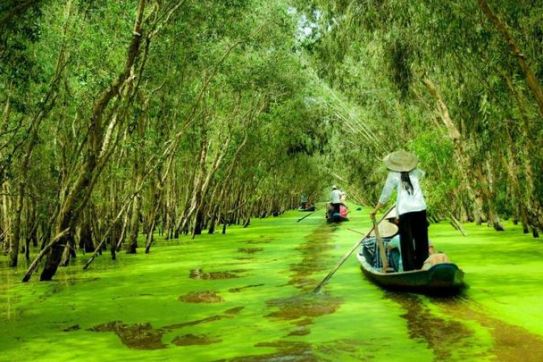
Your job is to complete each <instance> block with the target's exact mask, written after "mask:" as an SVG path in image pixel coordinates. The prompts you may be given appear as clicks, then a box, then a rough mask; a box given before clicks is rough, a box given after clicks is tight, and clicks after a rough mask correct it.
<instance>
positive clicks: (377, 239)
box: [371, 212, 388, 273]
mask: <svg viewBox="0 0 543 362" xmlns="http://www.w3.org/2000/svg"><path fill="white" fill-rule="evenodd" d="M386 214H388V212H387V213H386ZM386 214H385V215H386ZM371 221H372V222H373V230H375V242H376V244H377V247H378V248H379V255H380V256H381V262H382V263H383V273H386V272H387V269H388V259H387V253H386V251H385V244H384V243H383V239H382V238H381V233H380V232H379V227H378V225H379V224H380V223H381V221H383V219H381V220H380V221H379V224H378V223H377V221H375V216H374V215H372V217H371Z"/></svg>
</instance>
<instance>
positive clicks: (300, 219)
mask: <svg viewBox="0 0 543 362" xmlns="http://www.w3.org/2000/svg"><path fill="white" fill-rule="evenodd" d="M314 213H315V211H313V212H311V213H309V214H307V215H305V216H304V217H302V218H299V219H298V221H297V222H300V221H302V220H303V219H305V218H306V217H308V216H310V215H313V214H314Z"/></svg>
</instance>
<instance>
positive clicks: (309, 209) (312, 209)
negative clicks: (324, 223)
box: [298, 205, 316, 211]
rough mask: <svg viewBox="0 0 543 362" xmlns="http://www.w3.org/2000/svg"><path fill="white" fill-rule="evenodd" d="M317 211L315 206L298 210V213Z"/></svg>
mask: <svg viewBox="0 0 543 362" xmlns="http://www.w3.org/2000/svg"><path fill="white" fill-rule="evenodd" d="M315 210H316V208H315V205H311V206H306V207H305V208H303V207H299V208H298V211H315Z"/></svg>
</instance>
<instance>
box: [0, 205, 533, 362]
mask: <svg viewBox="0 0 543 362" xmlns="http://www.w3.org/2000/svg"><path fill="white" fill-rule="evenodd" d="M353 209H354V208H353ZM301 216H304V214H302V213H299V212H294V211H293V212H288V213H286V214H285V215H282V216H280V217H275V218H268V219H263V220H253V222H252V224H251V226H250V227H248V228H245V229H244V228H238V227H234V228H231V229H229V230H228V233H227V235H211V236H210V235H202V236H201V237H199V238H197V239H195V240H190V239H189V238H181V239H180V240H179V241H169V242H165V241H160V239H158V243H157V245H156V246H155V247H154V249H152V252H151V254H149V255H144V254H137V255H124V254H121V255H120V256H119V259H118V260H117V261H115V262H113V261H111V260H109V258H108V256H106V255H104V256H102V257H100V258H99V259H98V260H97V261H96V262H95V264H93V265H92V267H91V270H89V271H86V272H83V271H81V265H80V263H81V262H82V260H83V259H84V258H83V257H80V259H81V260H78V262H77V263H76V264H74V265H71V266H69V267H67V268H63V269H61V270H60V272H59V275H58V276H57V278H56V280H55V281H53V282H50V283H40V282H38V281H36V280H33V281H31V282H30V283H28V284H22V283H20V278H21V275H22V273H23V267H21V268H20V269H19V270H17V271H13V270H9V269H7V268H6V267H5V258H4V257H2V259H0V260H1V261H2V267H1V268H0V278H1V279H0V323H1V327H0V360H1V361H135V360H137V361H221V360H225V361H459V360H463V361H496V360H497V361H521V360H522V361H541V360H543V327H542V326H541V323H540V321H541V320H542V316H543V291H542V290H541V287H540V285H541V282H542V281H543V243H541V242H540V241H538V240H537V239H532V238H530V237H529V236H525V235H523V234H522V233H521V232H520V230H519V229H518V227H517V226H513V225H510V224H506V227H507V231H506V232H503V233H497V232H494V231H493V230H492V229H489V228H487V227H486V226H475V225H466V230H467V232H468V234H469V236H467V237H462V236H461V235H460V234H458V232H456V231H455V230H453V229H452V228H451V227H450V226H449V225H448V224H446V223H442V224H437V225H432V226H431V228H430V236H431V238H432V240H433V241H434V243H435V244H436V245H437V247H438V249H442V250H445V251H446V252H447V253H448V254H449V256H450V257H451V259H452V260H454V261H455V262H457V263H458V264H459V265H460V266H461V267H462V268H463V269H464V271H465V272H466V279H467V282H468V283H469V284H470V288H469V289H468V290H467V291H466V292H465V293H464V294H463V295H461V296H458V297H455V298H447V299H436V298H429V297H425V296H420V295H415V294H400V293H390V292H386V291H383V290H382V289H380V288H378V287H376V286H375V285H373V284H371V283H370V282H369V281H367V280H366V279H365V278H364V277H363V275H362V274H361V272H360V270H359V268H358V266H357V264H356V260H355V258H350V259H349V260H348V261H347V262H346V263H345V265H344V266H343V267H342V268H341V269H340V270H339V271H338V272H337V273H336V275H334V277H333V278H332V280H331V282H330V283H329V284H328V285H327V286H326V287H325V288H324V289H323V292H322V293H320V294H318V295H314V294H312V293H311V289H312V288H313V287H314V286H315V285H316V284H317V283H318V282H319V281H320V280H321V279H322V278H323V277H324V276H325V275H326V273H327V272H328V271H329V270H330V269H331V268H332V267H333V266H334V265H335V263H336V262H337V260H338V259H339V258H340V257H341V256H342V255H343V253H344V252H345V251H346V250H348V249H349V248H350V247H351V245H352V244H353V243H354V242H355V241H356V239H357V238H358V237H359V236H358V235H357V234H354V233H353V232H351V231H349V230H347V229H348V228H351V229H357V230H360V231H365V230H367V228H368V227H369V220H368V217H367V212H366V211H365V210H362V211H353V213H352V215H351V221H350V222H349V223H346V224H341V225H326V223H325V221H324V216H323V211H322V210H321V211H317V212H316V213H315V214H313V215H311V216H310V217H308V218H306V219H305V220H303V221H302V222H299V223H298V222H296V221H297V220H298V219H299V218H300V217H301Z"/></svg>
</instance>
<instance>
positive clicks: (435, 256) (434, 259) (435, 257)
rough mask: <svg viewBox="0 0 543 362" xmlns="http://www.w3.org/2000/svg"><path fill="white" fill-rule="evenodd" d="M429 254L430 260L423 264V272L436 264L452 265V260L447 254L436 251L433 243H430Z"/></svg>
mask: <svg viewBox="0 0 543 362" xmlns="http://www.w3.org/2000/svg"><path fill="white" fill-rule="evenodd" d="M428 254H430V255H429V256H428V258H426V260H425V261H424V264H422V268H421V269H422V270H428V269H430V268H431V267H433V266H434V265H436V264H441V263H450V260H449V257H448V256H447V254H445V253H443V252H441V251H436V249H435V247H434V245H433V244H432V242H429V245H428Z"/></svg>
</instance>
